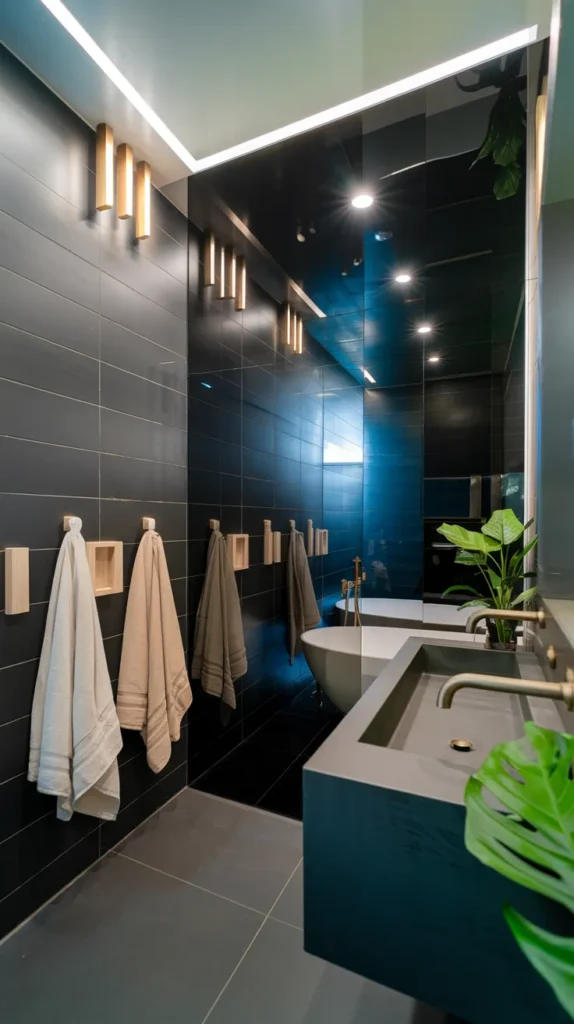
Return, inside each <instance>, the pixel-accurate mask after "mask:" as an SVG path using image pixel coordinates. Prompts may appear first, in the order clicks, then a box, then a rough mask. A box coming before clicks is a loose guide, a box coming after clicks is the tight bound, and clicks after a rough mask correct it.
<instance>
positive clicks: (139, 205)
mask: <svg viewBox="0 0 574 1024" xmlns="http://www.w3.org/2000/svg"><path fill="white" fill-rule="evenodd" d="M150 233H151V172H150V167H149V164H146V162H145V160H140V162H139V164H138V165H137V169H136V238H149V236H150Z"/></svg>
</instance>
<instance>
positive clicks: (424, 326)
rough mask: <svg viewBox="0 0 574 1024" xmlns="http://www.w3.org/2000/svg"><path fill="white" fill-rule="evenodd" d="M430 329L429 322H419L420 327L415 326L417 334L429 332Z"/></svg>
mask: <svg viewBox="0 0 574 1024" xmlns="http://www.w3.org/2000/svg"><path fill="white" fill-rule="evenodd" d="M431 331H432V327H431V325H430V324H421V325H420V327H417V334H430V332H431Z"/></svg>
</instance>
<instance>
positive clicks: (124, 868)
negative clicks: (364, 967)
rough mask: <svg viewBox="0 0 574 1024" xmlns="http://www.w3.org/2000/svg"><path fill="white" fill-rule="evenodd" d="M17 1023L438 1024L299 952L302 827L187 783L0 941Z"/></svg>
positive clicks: (1, 979) (7, 999)
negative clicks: (28, 919)
mask: <svg viewBox="0 0 574 1024" xmlns="http://www.w3.org/2000/svg"><path fill="white" fill-rule="evenodd" d="M0 1020H2V1021H6V1022H9V1024H78V1022H80V1021H81V1022H82V1024H102V1022H105V1024H126V1021H129V1022H132V1021H133V1022H134V1024H158V1022H159V1021H161V1024H180V1022H181V1024H204V1022H208V1021H209V1024H443V1022H444V1017H443V1015H442V1014H441V1013H439V1012H438V1011H436V1010H433V1009H431V1008H430V1007H425V1006H421V1005H420V1004H415V1003H413V1001H412V1000H411V999H408V998H407V997H406V996H403V995H400V994H398V993H396V992H392V991H390V990H389V989H385V988H382V987H381V986H378V985H375V984H374V983H372V982H368V981H364V980H363V979H362V978H359V977H357V976H356V975H353V974H350V973H348V972H347V971H343V970H341V969H340V968H338V967H333V966H332V965H329V964H326V963H324V962H323V961H322V960H318V959H316V958H315V957H312V956H310V955H309V954H307V953H305V952H304V951H303V932H302V862H301V825H300V824H299V823H298V822H295V821H291V820H289V819H286V818H280V817H278V816H276V815H273V814H269V813H267V812H265V811H261V810H257V809H255V808H251V807H245V806H241V805H238V804H233V803H229V802H228V801H226V800H220V799H219V798H217V797H214V796H210V795H208V794H205V793H200V792H197V791H195V790H190V789H188V790H184V791H183V792H182V793H181V794H180V795H179V796H178V797H177V798H176V799H175V800H173V801H172V802H171V803H170V804H168V805H167V806H166V807H165V808H163V809H162V810H161V811H159V812H158V813H157V814H156V815H154V817H153V818H151V819H150V820H149V821H148V822H146V823H145V824H144V825H142V826H141V827H140V828H139V829H138V830H137V831H136V832H134V833H133V834H132V836H130V837H129V838H128V839H127V840H126V841H125V842H124V843H123V844H122V845H121V846H120V847H119V848H118V849H117V850H116V852H115V853H112V854H110V855H109V856H108V857H107V858H105V859H104V860H103V861H101V862H100V863H99V864H98V865H97V866H96V867H95V868H93V869H92V870H91V871H89V872H88V873H87V874H85V875H84V876H83V877H82V878H80V879H78V881H77V882H75V883H74V884H73V885H72V886H71V887H70V888H69V889H67V890H66V891H65V892H64V893H62V894H61V895H60V896H59V897H57V898H56V899H55V900H54V901H53V902H52V903H51V904H49V905H48V906H47V907H45V908H44V909H43V910H42V911H40V913H39V914H37V915H36V917H34V918H33V919H32V920H31V921H29V922H28V923H27V924H25V925H24V926H23V927H22V928H21V929H20V930H19V931H18V932H16V933H15V934H14V935H13V936H12V937H11V938H9V939H8V940H7V941H6V942H5V943H4V944H3V945H2V946H0Z"/></svg>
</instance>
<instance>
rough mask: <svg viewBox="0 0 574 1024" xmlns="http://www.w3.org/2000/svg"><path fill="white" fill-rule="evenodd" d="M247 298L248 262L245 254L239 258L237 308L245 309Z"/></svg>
mask: <svg viewBox="0 0 574 1024" xmlns="http://www.w3.org/2000/svg"><path fill="white" fill-rule="evenodd" d="M246 300H247V262H246V259H245V256H239V258H238V260H237V298H236V299H235V308H236V309H237V310H240V309H245V303H246Z"/></svg>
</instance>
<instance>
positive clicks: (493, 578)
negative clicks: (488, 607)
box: [488, 569, 502, 590]
mask: <svg viewBox="0 0 574 1024" xmlns="http://www.w3.org/2000/svg"><path fill="white" fill-rule="evenodd" d="M488 576H489V579H490V585H491V587H492V589H493V590H498V588H499V586H500V584H501V583H502V580H501V578H500V576H499V575H498V573H496V572H494V570H493V569H489V570H488Z"/></svg>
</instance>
